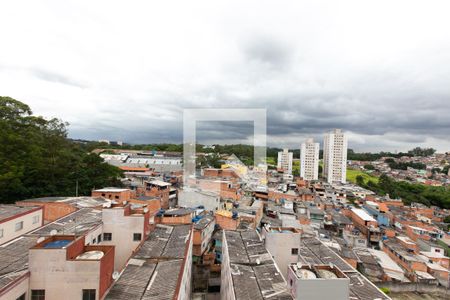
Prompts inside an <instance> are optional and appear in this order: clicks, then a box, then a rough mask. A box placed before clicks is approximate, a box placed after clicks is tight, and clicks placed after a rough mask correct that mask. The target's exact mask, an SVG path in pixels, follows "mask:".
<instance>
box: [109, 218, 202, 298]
mask: <svg viewBox="0 0 450 300" xmlns="http://www.w3.org/2000/svg"><path fill="white" fill-rule="evenodd" d="M192 245H193V235H192V225H176V226H167V225H161V224H158V225H157V226H156V228H155V230H154V231H152V233H151V234H150V235H149V236H148V238H147V239H146V240H145V241H144V243H143V244H142V245H141V247H140V248H139V249H138V251H137V252H136V254H135V255H134V256H133V257H132V258H131V259H130V260H129V262H128V264H127V266H126V268H125V269H124V271H123V272H122V274H121V275H120V277H119V278H118V279H117V281H116V282H115V283H114V285H113V287H112V288H111V289H110V290H109V292H108V294H107V295H106V298H105V299H109V300H113V299H117V300H122V299H146V300H148V299H151V300H157V299H177V300H187V299H190V296H191V277H192V273H191V269H192Z"/></svg>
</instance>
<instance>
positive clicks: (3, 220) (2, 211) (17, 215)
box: [0, 204, 44, 245]
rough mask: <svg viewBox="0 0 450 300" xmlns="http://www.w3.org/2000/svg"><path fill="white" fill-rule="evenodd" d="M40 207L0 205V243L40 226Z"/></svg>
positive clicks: (41, 214) (41, 216)
mask: <svg viewBox="0 0 450 300" xmlns="http://www.w3.org/2000/svg"><path fill="white" fill-rule="evenodd" d="M43 222H44V220H43V209H42V207H21V206H16V205H3V204H1V205H0V245H1V244H4V243H7V242H9V241H11V240H13V239H15V238H17V237H19V236H21V235H23V234H25V233H28V232H30V231H32V230H35V229H36V228H39V227H41V226H42V225H43V224H44V223H43Z"/></svg>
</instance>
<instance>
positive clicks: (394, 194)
mask: <svg viewBox="0 0 450 300" xmlns="http://www.w3.org/2000/svg"><path fill="white" fill-rule="evenodd" d="M356 182H357V184H358V185H360V186H362V187H364V188H367V189H369V190H371V191H374V192H375V193H377V194H379V195H386V194H389V196H390V197H391V198H400V199H402V200H403V202H404V203H405V204H411V202H419V203H423V204H425V205H428V206H429V205H436V206H439V207H443V208H450V189H449V188H447V187H433V186H427V185H423V184H413V183H408V182H405V181H395V180H394V179H392V178H390V177H389V176H387V175H385V174H383V175H381V176H380V178H379V181H378V183H375V182H374V181H372V180H368V181H367V182H366V181H365V180H364V179H363V178H362V176H358V177H357V178H356Z"/></svg>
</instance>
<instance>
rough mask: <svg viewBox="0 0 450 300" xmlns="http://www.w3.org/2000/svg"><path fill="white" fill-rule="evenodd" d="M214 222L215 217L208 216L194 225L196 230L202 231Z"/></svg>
mask: <svg viewBox="0 0 450 300" xmlns="http://www.w3.org/2000/svg"><path fill="white" fill-rule="evenodd" d="M213 220H214V216H211V215H207V216H203V217H202V218H201V219H200V220H198V221H197V222H196V223H194V229H197V230H202V229H204V228H205V227H206V226H208V225H209V224H210V223H211V222H212V221H213Z"/></svg>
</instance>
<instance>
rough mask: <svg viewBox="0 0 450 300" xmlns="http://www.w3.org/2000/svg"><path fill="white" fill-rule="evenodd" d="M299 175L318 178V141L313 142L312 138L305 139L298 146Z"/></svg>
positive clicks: (306, 178)
mask: <svg viewBox="0 0 450 300" xmlns="http://www.w3.org/2000/svg"><path fill="white" fill-rule="evenodd" d="M300 177H302V178H303V179H305V180H318V179H319V143H314V140H313V139H307V140H306V141H305V142H304V143H302V145H301V147H300Z"/></svg>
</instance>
